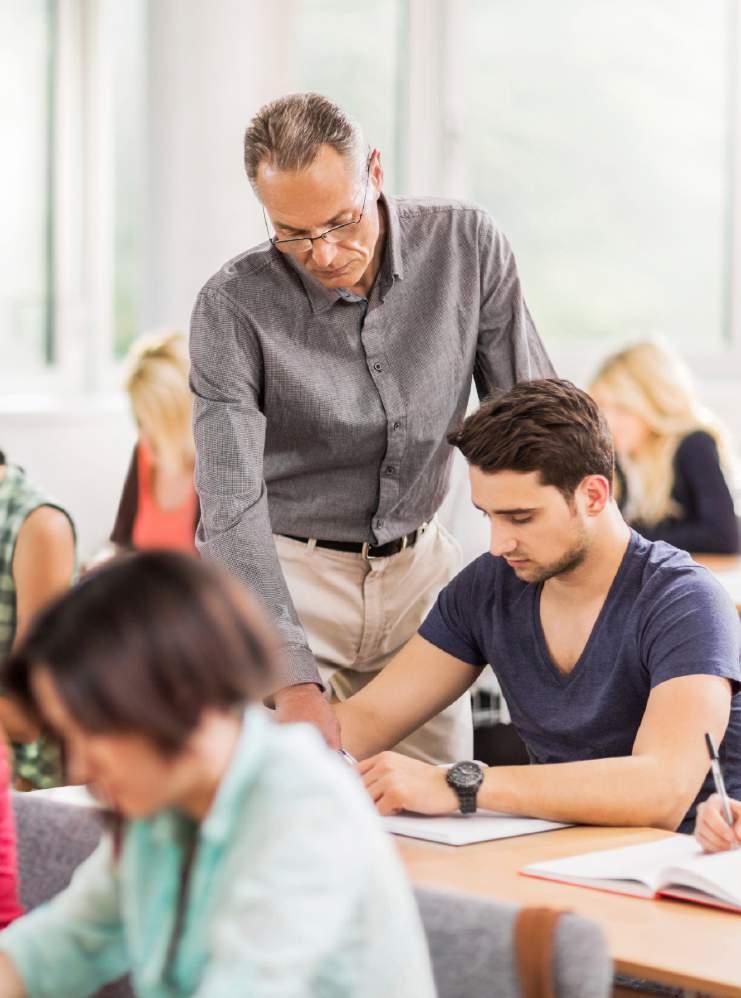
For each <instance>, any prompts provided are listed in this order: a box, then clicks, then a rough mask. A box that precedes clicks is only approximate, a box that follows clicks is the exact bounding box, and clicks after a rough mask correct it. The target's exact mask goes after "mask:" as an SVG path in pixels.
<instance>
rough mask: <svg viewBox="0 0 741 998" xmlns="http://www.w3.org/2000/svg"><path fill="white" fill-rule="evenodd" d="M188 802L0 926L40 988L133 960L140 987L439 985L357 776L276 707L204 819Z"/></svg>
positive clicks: (87, 988)
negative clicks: (187, 869) (188, 860)
mask: <svg viewBox="0 0 741 998" xmlns="http://www.w3.org/2000/svg"><path fill="white" fill-rule="evenodd" d="M195 831H196V829H195V827H194V825H193V823H192V822H191V821H189V820H188V819H187V818H185V817H184V816H183V815H182V814H180V813H178V812H175V811H165V812H161V813H159V814H157V815H156V816H155V817H153V818H150V819H146V820H137V821H132V822H131V823H129V824H128V825H127V826H126V833H125V837H124V841H123V846H122V852H121V855H120V858H119V859H114V857H113V854H112V845H111V841H110V839H109V838H108V837H106V838H105V839H104V840H103V842H102V843H101V845H100V846H99V847H98V849H97V850H96V851H95V852H94V853H93V854H92V856H90V858H89V859H88V860H87V861H86V862H85V863H83V864H82V865H81V866H80V868H79V869H78V870H77V872H76V874H75V876H74V878H73V880H72V882H71V884H70V886H69V887H68V888H67V889H66V890H65V891H63V892H62V893H61V894H59V895H58V896H57V897H56V898H55V899H54V900H53V901H51V902H50V903H48V904H46V905H44V906H42V907H40V908H37V909H36V910H35V911H33V912H31V914H29V915H27V916H25V917H23V918H21V919H19V920H18V921H17V922H15V923H14V924H13V925H11V926H10V927H9V928H8V929H6V930H5V931H4V932H3V933H2V934H1V935H0V949H2V950H3V951H4V952H5V953H7V954H8V956H9V957H10V958H11V960H12V961H13V963H14V965H15V966H16V968H17V970H18V972H19V973H20V975H21V977H22V978H23V981H24V983H25V986H26V990H27V993H28V994H29V995H30V996H32V998H66V996H69V998H81V996H84V995H88V994H90V993H92V992H94V991H95V990H96V989H97V988H99V987H100V986H101V985H102V984H104V983H105V982H107V981H110V980H113V979H115V978H116V977H118V976H120V975H121V974H124V973H126V972H127V971H128V972H130V973H131V975H132V980H133V985H134V990H135V992H136V994H137V995H138V996H140V998H180V996H186V995H188V996H199V998H234V996H235V995H240V996H245V998H268V996H270V998H304V996H306V998H309V996H311V998H314V996H316V998H340V996H342V998H349V996H358V998H361V996H362V998H365V996H368V998H370V996H376V995H377V996H379V998H380V996H384V998H392V996H398V998H402V996H403V998H409V996H410V995H414V998H433V996H434V994H435V991H434V986H433V982H432V975H431V970H430V965H429V958H428V954H427V949H426V943H425V938H424V932H423V929H422V926H421V923H420V920H419V915H418V913H417V909H416V905H415V903H414V899H413V896H412V893H411V890H410V888H409V885H408V884H407V882H406V878H405V875H404V872H403V869H402V867H401V865H400V862H399V860H398V858H397V856H396V852H395V849H394V847H393V844H392V842H391V840H390V839H389V838H388V837H387V836H386V833H385V832H384V831H383V830H382V828H381V826H380V822H379V820H378V818H377V816H376V814H375V811H374V809H373V807H372V805H371V803H370V801H369V799H368V798H367V796H366V794H365V791H364V790H363V789H362V787H361V785H360V783H359V781H358V778H357V777H356V775H355V774H354V773H353V772H352V771H351V770H350V769H349V768H348V767H347V766H346V764H345V763H343V762H342V761H341V760H340V759H339V758H338V757H336V756H335V755H334V754H333V753H330V752H329V751H328V750H327V749H326V748H325V747H324V745H323V744H322V743H321V741H320V739H319V737H318V735H316V734H315V733H314V731H313V730H312V729H309V728H308V727H305V726H303V725H296V726H290V727H278V726H277V725H273V724H272V723H271V722H270V721H269V720H268V719H267V717H266V716H265V713H264V712H263V710H262V708H256V707H252V708H250V709H249V710H248V711H247V713H246V715H245V722H244V730H243V734H242V736H241V738H240V741H239V743H238V748H237V750H236V752H235V755H234V758H233V759H232V762H231V764H230V767H229V769H228V771H227V773H226V776H225V778H224V780H223V781H222V784H221V787H220V788H219V791H218V793H217V796H216V799H215V801H214V804H213V806H212V809H211V811H210V812H209V814H208V816H207V817H206V819H205V820H204V821H203V822H202V824H201V825H200V828H198V829H197V835H198V838H197V844H196V851H195V854H194V857H193V862H192V867H191V879H190V885H189V890H188V894H187V899H186V909H185V918H184V921H183V924H182V931H181V934H180V939H179V944H178V945H177V948H176V949H175V951H174V954H173V955H172V957H170V956H169V955H168V954H169V951H170V947H171V940H172V936H173V929H174V924H175V918H176V908H177V901H178V894H179V890H180V883H181V871H182V869H183V864H184V861H185V853H186V842H188V841H189V840H190V841H192V835H193V833H194V832H195Z"/></svg>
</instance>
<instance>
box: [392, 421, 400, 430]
mask: <svg viewBox="0 0 741 998" xmlns="http://www.w3.org/2000/svg"><path fill="white" fill-rule="evenodd" d="M392 429H394V430H400V429H401V423H399V422H396V423H394V425H393V427H392Z"/></svg>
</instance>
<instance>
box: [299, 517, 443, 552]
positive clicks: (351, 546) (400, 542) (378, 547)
mask: <svg viewBox="0 0 741 998" xmlns="http://www.w3.org/2000/svg"><path fill="white" fill-rule="evenodd" d="M426 529H427V524H426V523H425V524H424V525H423V526H421V527H419V528H418V529H417V530H413V531H412V532H411V534H405V535H404V536H403V537H398V538H397V539H396V540H395V541H386V543H385V544H369V543H368V542H367V541H362V542H361V541H320V540H317V541H316V542H315V543H316V546H317V547H318V548H329V550H330V551H350V552H352V553H353V554H361V555H362V556H363V557H364V558H366V559H368V560H369V561H370V560H372V559H373V558H389V557H391V555H392V554H399V552H400V551H403V550H404V549H405V548H411V547H414V545H415V544H416V543H417V541H418V540H419V538H420V537H421V536H422V534H423V533H424V532H425V530H426ZM283 536H284V537H288V538H290V540H292V541H301V543H302V544H308V543H309V541H310V540H311V538H309V537H296V536H294V534H284V535H283Z"/></svg>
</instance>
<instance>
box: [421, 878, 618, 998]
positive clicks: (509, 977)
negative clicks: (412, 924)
mask: <svg viewBox="0 0 741 998" xmlns="http://www.w3.org/2000/svg"><path fill="white" fill-rule="evenodd" d="M416 896H417V904H418V905H419V910H420V912H421V914H422V921H423V922H424V926H425V931H426V933H427V942H428V945H429V948H430V956H431V957H432V968H433V971H434V974H435V984H436V986H437V991H438V998H520V996H521V988H520V982H519V980H518V976H517V968H516V965H515V959H514V945H513V935H514V924H515V919H516V917H517V913H518V911H519V910H520V909H519V908H518V907H517V906H515V905H511V904H504V903H502V902H494V901H488V900H486V899H482V898H477V897H473V896H471V895H465V894H452V893H449V892H447V891H436V890H429V889H422V888H418V889H417V890H416ZM553 969H554V983H555V994H556V996H557V998H603V996H607V995H609V994H610V993H611V988H612V961H611V960H610V956H609V954H608V951H607V944H606V942H605V938H604V936H603V935H602V932H601V930H600V929H599V928H598V927H597V926H596V925H595V924H594V923H593V922H589V921H587V920H586V919H584V918H581V917H580V916H578V915H571V914H566V915H563V916H562V917H561V918H560V919H559V922H558V924H557V927H556V933H555V939H554V968H553Z"/></svg>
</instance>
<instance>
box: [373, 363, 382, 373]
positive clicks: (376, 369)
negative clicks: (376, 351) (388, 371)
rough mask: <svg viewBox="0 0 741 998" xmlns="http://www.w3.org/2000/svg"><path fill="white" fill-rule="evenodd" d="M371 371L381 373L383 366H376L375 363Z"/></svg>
mask: <svg viewBox="0 0 741 998" xmlns="http://www.w3.org/2000/svg"><path fill="white" fill-rule="evenodd" d="M373 370H374V371H379V372H380V371H382V370H383V365H382V364H378V363H376V364H374V365H373Z"/></svg>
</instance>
